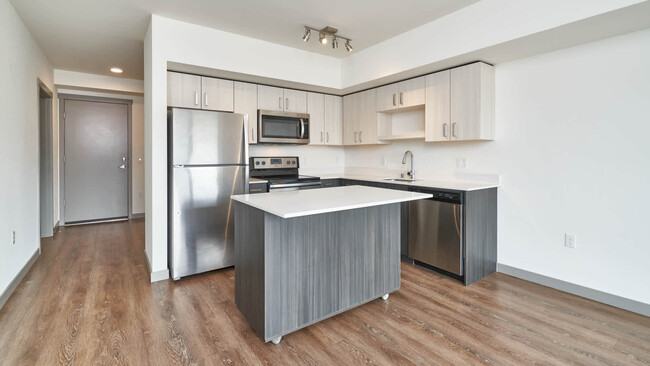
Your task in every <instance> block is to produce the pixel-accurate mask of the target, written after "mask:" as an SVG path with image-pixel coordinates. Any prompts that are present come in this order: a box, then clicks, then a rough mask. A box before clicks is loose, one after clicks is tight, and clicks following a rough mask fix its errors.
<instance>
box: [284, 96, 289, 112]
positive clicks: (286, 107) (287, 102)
mask: <svg viewBox="0 0 650 366" xmlns="http://www.w3.org/2000/svg"><path fill="white" fill-rule="evenodd" d="M285 100H286V104H285V105H284V110H285V111H288V110H289V98H286V99H285Z"/></svg>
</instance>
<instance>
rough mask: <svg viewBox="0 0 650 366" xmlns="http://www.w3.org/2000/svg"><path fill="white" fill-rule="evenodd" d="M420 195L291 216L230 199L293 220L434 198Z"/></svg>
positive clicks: (239, 199) (429, 195)
mask: <svg viewBox="0 0 650 366" xmlns="http://www.w3.org/2000/svg"><path fill="white" fill-rule="evenodd" d="M420 194H421V195H423V196H421V197H417V198H414V197H405V198H395V199H390V200H383V201H378V202H365V203H359V204H353V205H346V206H338V207H332V208H323V209H317V210H309V211H303V212H296V213H290V214H281V213H278V212H275V210H269V209H267V208H264V207H260V205H256V204H253V203H251V202H249V201H246V200H244V199H243V198H241V197H237V196H230V198H231V199H232V200H234V201H237V202H239V203H242V204H244V205H248V206H251V207H255V208H256V209H258V210H261V211H264V212H268V213H270V214H273V215H275V216H278V217H281V218H283V219H291V218H295V217H302V216H311V215H318V214H323V213H330V212H338V211H348V210H354V209H357V208H366V207H374V206H383V205H390V204H393V203H402V202H409V201H417V200H421V199H427V198H431V197H433V195H431V194H428V193H420ZM242 196H243V195H242Z"/></svg>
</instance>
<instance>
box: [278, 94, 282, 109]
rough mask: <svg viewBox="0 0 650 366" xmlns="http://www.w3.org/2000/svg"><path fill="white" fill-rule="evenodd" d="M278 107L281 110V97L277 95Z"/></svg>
mask: <svg viewBox="0 0 650 366" xmlns="http://www.w3.org/2000/svg"><path fill="white" fill-rule="evenodd" d="M278 108H279V109H280V110H282V97H278Z"/></svg>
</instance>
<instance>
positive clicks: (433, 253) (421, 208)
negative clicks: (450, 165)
mask: <svg viewBox="0 0 650 366" xmlns="http://www.w3.org/2000/svg"><path fill="white" fill-rule="evenodd" d="M410 190H411V191H414V192H422V193H430V194H432V195H433V197H432V198H429V199H426V200H418V201H412V202H410V203H409V216H408V222H409V223H408V256H409V257H410V258H412V259H415V260H416V261H419V262H423V263H426V264H428V265H431V266H433V267H436V268H439V269H442V270H445V271H447V272H451V273H454V274H456V275H459V276H462V275H463V237H462V233H463V222H462V221H463V220H462V217H463V204H462V203H463V202H462V196H461V194H460V193H450V192H441V191H434V190H427V189H418V188H411V189H410Z"/></svg>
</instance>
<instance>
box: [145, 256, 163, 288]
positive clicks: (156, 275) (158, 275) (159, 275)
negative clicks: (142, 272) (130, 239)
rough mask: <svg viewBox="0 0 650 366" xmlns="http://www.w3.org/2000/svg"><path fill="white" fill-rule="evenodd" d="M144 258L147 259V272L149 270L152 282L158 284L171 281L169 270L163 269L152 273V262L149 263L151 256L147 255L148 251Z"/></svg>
mask: <svg viewBox="0 0 650 366" xmlns="http://www.w3.org/2000/svg"><path fill="white" fill-rule="evenodd" d="M144 257H145V258H146V259H147V270H149V273H150V274H151V275H150V280H151V282H152V283H153V282H158V281H164V280H166V279H169V269H168V268H166V269H163V270H160V271H156V272H152V271H151V261H149V255H148V254H147V251H146V250H145V251H144Z"/></svg>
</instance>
